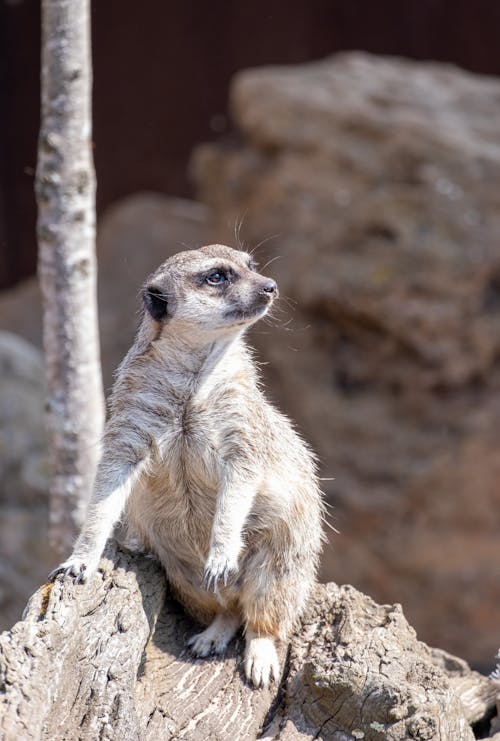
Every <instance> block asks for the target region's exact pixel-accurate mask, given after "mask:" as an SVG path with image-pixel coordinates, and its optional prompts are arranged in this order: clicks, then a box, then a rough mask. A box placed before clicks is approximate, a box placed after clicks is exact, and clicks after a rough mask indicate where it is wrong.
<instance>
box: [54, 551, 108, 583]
mask: <svg viewBox="0 0 500 741" xmlns="http://www.w3.org/2000/svg"><path fill="white" fill-rule="evenodd" d="M96 568H97V563H94V562H92V561H91V559H88V558H78V557H76V556H71V558H68V560H67V561H64V562H63V563H61V564H59V566H58V567H57V568H55V569H54V570H53V571H51V572H50V574H49V581H55V580H56V579H57V577H58V576H62V577H63V578H65V577H66V576H69V577H71V578H72V579H73V583H74V584H83V583H85V582H86V581H88V579H89V578H90V577H91V576H92V574H93V573H94V571H95V570H96Z"/></svg>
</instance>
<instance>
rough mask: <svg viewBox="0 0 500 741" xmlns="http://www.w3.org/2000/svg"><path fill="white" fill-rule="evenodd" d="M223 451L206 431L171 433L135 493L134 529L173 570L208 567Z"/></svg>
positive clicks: (131, 515)
mask: <svg viewBox="0 0 500 741" xmlns="http://www.w3.org/2000/svg"><path fill="white" fill-rule="evenodd" d="M218 469H219V461H218V456H217V453H216V451H215V449H214V448H213V446H212V445H211V443H210V441H209V440H208V439H207V438H206V436H205V437H204V436H203V435H201V434H200V435H194V434H191V435H189V436H187V435H185V434H177V435H170V436H169V438H168V439H166V440H165V441H164V443H163V444H162V447H161V450H160V452H159V453H158V455H157V456H156V457H155V460H154V461H153V462H152V465H151V466H150V467H149V470H148V471H147V473H146V474H144V475H143V476H142V477H141V479H140V480H139V481H138V483H137V484H136V486H135V487H134V490H133V492H132V494H131V496H130V500H129V504H128V512H127V518H128V520H129V523H130V525H131V526H132V529H133V530H134V531H136V532H137V533H138V534H139V535H140V537H141V539H142V540H143V541H144V542H145V544H146V545H148V546H149V547H150V548H151V550H153V551H154V552H155V553H156V554H157V555H158V556H159V558H160V559H161V560H162V562H163V563H164V565H165V566H166V568H167V570H168V568H169V566H170V568H171V569H182V571H183V572H186V573H187V572H189V571H192V572H193V573H196V574H199V573H202V571H203V566H204V563H205V561H206V558H207V555H208V551H209V546H210V535H211V528H212V522H213V518H214V513H215V506H216V500H217V491H218Z"/></svg>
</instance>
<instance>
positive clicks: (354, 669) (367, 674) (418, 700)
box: [0, 542, 498, 741]
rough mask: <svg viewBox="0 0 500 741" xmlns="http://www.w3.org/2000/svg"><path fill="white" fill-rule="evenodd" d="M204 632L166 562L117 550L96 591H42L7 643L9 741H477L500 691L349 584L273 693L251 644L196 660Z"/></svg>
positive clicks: (0, 673)
mask: <svg viewBox="0 0 500 741" xmlns="http://www.w3.org/2000/svg"><path fill="white" fill-rule="evenodd" d="M197 629H198V626H196V624H195V623H194V622H193V621H192V620H191V619H190V618H189V617H187V615H186V614H185V613H184V611H183V609H182V608H181V607H180V606H179V605H178V604H177V603H176V602H175V600H173V599H172V598H171V597H170V596H169V594H168V587H167V584H166V581H165V577H164V573H163V571H162V569H161V567H160V566H159V564H158V563H157V562H156V561H155V560H154V559H152V558H148V557H145V556H142V555H137V554H132V553H129V552H127V551H124V550H122V549H120V548H119V547H117V546H116V544H115V543H114V542H111V543H110V544H109V546H108V548H107V551H106V555H105V557H104V558H103V559H102V561H101V564H100V568H99V572H98V574H97V575H96V576H95V578H93V579H92V580H91V581H90V583H89V584H87V585H78V586H74V585H73V584H72V583H70V582H69V581H65V582H61V581H56V583H55V584H53V585H52V584H46V585H44V586H43V587H41V589H39V590H38V591H37V592H36V594H35V595H33V597H32V598H31V600H30V602H29V604H28V606H27V608H26V611H25V615H24V618H23V620H22V621H21V622H19V623H17V624H16V625H15V626H14V627H13V628H12V630H10V631H8V632H5V633H3V634H2V635H1V636H0V736H1V738H2V739H6V741H11V739H12V741H14V739H16V741H17V740H18V739H40V741H49V739H50V741H53V739H58V741H59V739H61V740H64V739H67V740H68V741H69V739H71V740H72V741H73V739H82V740H87V739H88V740H89V741H90V739H92V741H95V739H124V740H128V739H130V741H136V740H137V739H140V740H141V741H143V740H144V741H150V740H151V741H153V740H154V741H157V739H158V738H162V739H174V738H175V739H189V740H190V741H197V739H200V741H201V739H203V741H205V739H220V740H221V741H227V739H231V741H233V740H235V741H236V740H238V739H241V740H243V739H245V740H246V741H247V740H248V739H255V738H257V737H258V736H259V735H260V734H262V733H263V737H264V738H266V739H280V740H281V739H283V740H285V739H286V741H290V740H292V739H293V740H294V741H295V739H297V740H298V739H306V738H322V739H335V741H347V740H349V741H354V740H356V739H364V740H365V741H382V740H390V741H392V740H393V739H398V740H402V739H417V740H420V741H426V740H428V739H429V740H430V739H432V740H434V739H435V740H436V741H462V740H463V741H465V740H467V741H469V740H471V739H474V733H473V730H472V724H474V723H477V722H478V721H481V720H482V719H483V720H484V719H485V718H487V717H488V714H491V713H492V712H493V708H494V704H495V697H496V695H497V694H498V685H497V684H496V683H495V682H493V681H492V680H489V679H487V678H486V677H483V676H481V675H479V674H477V673H476V672H473V671H471V669H470V668H469V667H468V666H467V664H466V663H465V662H464V661H462V660H461V659H457V658H455V657H453V656H450V655H448V654H446V653H445V652H443V651H439V650H435V649H434V650H433V649H430V648H428V647H427V646H426V645H425V644H424V643H422V642H420V641H418V639H417V638H416V635H415V631H414V630H413V629H412V628H411V627H410V626H409V625H408V623H407V621H406V619H405V618H404V615H403V612H402V610H401V608H400V607H399V606H398V605H383V606H380V605H377V604H376V603H375V602H373V600H371V599H370V598H369V597H367V596H365V595H363V594H361V593H360V592H358V591H356V590H355V589H353V588H352V587H350V586H343V587H338V586H337V585H335V584H327V585H318V587H317V588H316V590H315V592H314V594H313V596H312V599H311V601H310V605H309V608H308V610H307V613H306V615H305V616H304V621H303V625H302V629H301V630H300V631H299V632H298V633H297V635H296V636H295V637H294V638H293V641H292V643H291V645H290V646H289V647H286V646H283V647H282V649H281V660H282V665H283V676H282V679H281V682H280V683H279V685H275V686H273V687H271V688H270V689H268V690H254V689H252V688H251V687H249V686H248V685H247V684H246V682H245V680H244V676H243V673H242V671H241V657H242V647H243V641H242V638H241V636H240V637H238V638H236V640H234V641H233V642H232V644H231V645H230V647H229V649H228V652H227V654H226V656H225V657H223V658H212V659H208V660H207V659H195V658H193V657H192V656H191V655H190V653H189V651H188V650H187V649H186V648H185V640H186V638H187V637H189V636H190V635H191V634H192V633H193V631H195V630H197Z"/></svg>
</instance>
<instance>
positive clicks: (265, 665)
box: [244, 636, 280, 687]
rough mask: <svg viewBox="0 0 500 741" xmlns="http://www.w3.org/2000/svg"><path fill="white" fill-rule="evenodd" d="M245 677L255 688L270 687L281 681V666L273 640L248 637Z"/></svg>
mask: <svg viewBox="0 0 500 741" xmlns="http://www.w3.org/2000/svg"><path fill="white" fill-rule="evenodd" d="M244 667H245V676H246V678H247V679H248V681H249V682H251V684H253V686H254V687H268V686H269V684H270V682H271V681H272V680H277V679H279V676H280V664H279V660H278V654H277V653H276V647H275V645H274V641H273V639H272V638H258V637H252V638H248V636H247V645H246V648H245V664H244Z"/></svg>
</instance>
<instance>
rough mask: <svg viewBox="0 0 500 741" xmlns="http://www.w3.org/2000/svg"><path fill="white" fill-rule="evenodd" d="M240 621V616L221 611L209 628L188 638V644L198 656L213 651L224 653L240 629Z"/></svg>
mask: <svg viewBox="0 0 500 741" xmlns="http://www.w3.org/2000/svg"><path fill="white" fill-rule="evenodd" d="M240 623H241V619H240V618H239V617H238V616H236V615H232V614H231V613H224V612H220V613H219V614H218V615H216V617H215V618H214V619H213V620H212V622H211V623H210V625H209V626H208V628H206V629H205V630H204V631H203V632H202V633H197V634H196V635H194V636H192V637H191V638H190V639H189V640H188V642H187V643H188V646H189V647H190V648H191V651H192V652H193V653H195V654H196V655H197V656H208V655H209V654H211V653H215V654H222V653H224V651H225V650H226V648H227V646H228V644H229V642H230V640H231V638H232V637H233V636H234V634H235V633H236V631H237V630H238V628H239V626H240Z"/></svg>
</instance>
